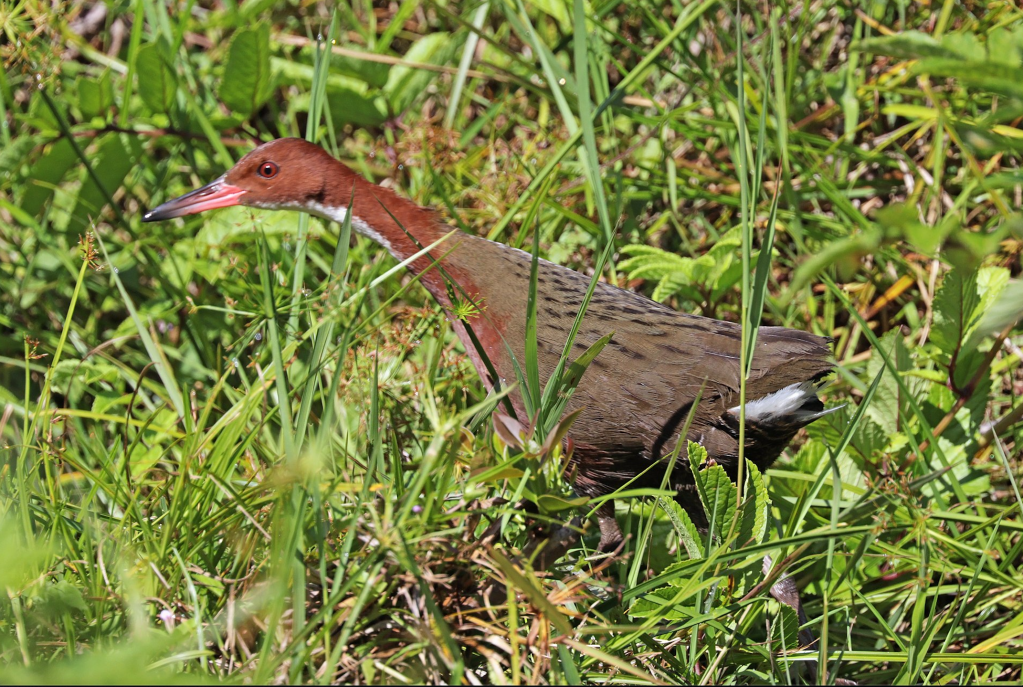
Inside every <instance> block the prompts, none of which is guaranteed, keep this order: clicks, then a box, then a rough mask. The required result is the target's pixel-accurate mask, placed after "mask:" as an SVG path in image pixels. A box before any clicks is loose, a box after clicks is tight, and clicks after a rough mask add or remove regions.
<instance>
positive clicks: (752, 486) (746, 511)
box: [737, 460, 771, 546]
mask: <svg viewBox="0 0 1023 687" xmlns="http://www.w3.org/2000/svg"><path fill="white" fill-rule="evenodd" d="M745 496H746V499H745V501H744V502H743V504H742V520H741V521H740V522H739V539H738V541H737V543H738V545H739V546H744V545H746V544H747V543H748V542H755V543H757V544H759V543H760V542H762V541H764V535H765V534H766V533H767V518H768V512H769V510H770V508H771V500H770V498H769V497H768V496H767V485H765V484H764V476H763V475H761V474H760V469H759V468H757V466H756V464H755V463H754V462H753V461H751V460H747V461H746V493H745Z"/></svg>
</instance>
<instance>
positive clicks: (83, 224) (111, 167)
mask: <svg viewBox="0 0 1023 687" xmlns="http://www.w3.org/2000/svg"><path fill="white" fill-rule="evenodd" d="M134 164H135V158H134V156H132V155H131V154H130V153H129V152H128V151H127V150H125V148H124V144H123V143H121V136H120V135H119V134H108V135H107V136H105V137H104V138H103V140H102V141H100V143H99V147H98V148H97V150H96V153H95V156H94V159H93V160H92V168H93V170H94V171H95V172H96V176H97V177H99V180H100V181H101V182H102V184H103V188H104V189H105V190H106V191H107V193H110V194H111V195H112V194H113V193H114V192H115V191H117V189H119V188H120V187H121V185H122V184H123V183H124V178H125V177H126V176H127V175H128V172H129V171H130V170H131V168H132V167H133V166H134ZM106 204H107V196H106V194H105V193H104V192H103V191H102V190H101V189H100V188H99V186H97V185H96V181H95V180H94V179H93V178H92V177H91V176H88V177H86V179H85V182H84V183H83V184H82V189H81V191H79V192H78V199H77V200H76V201H75V207H74V210H72V211H71V222H69V223H68V231H70V232H74V233H77V232H81V231H84V230H86V229H88V228H89V226H90V221H91V219H95V218H96V217H98V216H99V214H100V212H101V211H102V210H103V208H104V207H106Z"/></svg>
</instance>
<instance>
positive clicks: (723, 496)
mask: <svg viewBox="0 0 1023 687" xmlns="http://www.w3.org/2000/svg"><path fill="white" fill-rule="evenodd" d="M700 483H701V484H702V485H703V489H702V490H700V501H701V502H702V503H703V508H704V510H705V511H706V512H707V523H708V529H709V530H710V532H711V533H712V534H714V535H716V536H717V537H718V538H719V539H720V538H723V537H724V535H725V534H726V533H727V532H728V528H729V527H730V526H731V524H732V517H733V516H734V515H735V501H736V498H737V495H738V490H737V489H736V488H735V485H734V484H732V480H731V479H730V478H729V477H728V473H727V472H725V469H724V468H723V467H721V466H720V465H712V466H710V467H709V468H705V469H704V470H703V471H702V479H701V480H700Z"/></svg>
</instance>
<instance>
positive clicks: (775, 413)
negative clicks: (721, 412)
mask: <svg viewBox="0 0 1023 687" xmlns="http://www.w3.org/2000/svg"><path fill="white" fill-rule="evenodd" d="M816 399H817V384H815V383H814V382H800V383H797V384H789V385H788V386H787V387H785V388H784V389H779V390H778V391H775V392H774V393H770V394H767V395H766V396H764V397H762V398H758V399H757V400H755V401H750V402H749V403H747V404H746V421H747V422H755V423H758V424H763V423H771V422H778V421H784V422H800V423H807V424H809V423H810V422H813V421H814V420H816V419H817V418H819V417H824V416H825V415H828V414H830V413H833V412H835V411H836V410H838V409H839V408H841V406H839V408H828V409H827V410H819V411H818V410H807V409H805V408H803V406H804V405H806V404H807V403H809V402H811V401H815V400H816ZM728 412H729V413H731V414H732V415H734V416H736V417H738V416H739V406H735V407H734V408H729V409H728Z"/></svg>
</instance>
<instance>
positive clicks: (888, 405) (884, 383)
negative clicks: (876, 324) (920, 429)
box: [866, 328, 911, 434]
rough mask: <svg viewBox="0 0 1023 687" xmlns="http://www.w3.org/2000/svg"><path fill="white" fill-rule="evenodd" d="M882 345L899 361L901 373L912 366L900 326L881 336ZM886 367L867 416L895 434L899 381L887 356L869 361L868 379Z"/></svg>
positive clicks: (897, 366)
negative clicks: (886, 363) (886, 359)
mask: <svg viewBox="0 0 1023 687" xmlns="http://www.w3.org/2000/svg"><path fill="white" fill-rule="evenodd" d="M880 347H881V348H882V349H883V350H884V352H885V354H886V355H887V356H888V357H889V358H890V359H891V361H892V362H893V363H895V367H896V369H897V370H899V371H900V372H901V371H902V370H907V369H909V368H910V367H911V363H910V360H909V352H908V351H907V350H906V346H905V344H903V342H902V332H901V330H900V329H898V328H896V329H890V330H888V331H887V332H886V333H885V335H884V336H883V337H881V342H880ZM882 370H883V375H882V377H881V381H880V383H879V384H878V387H877V391H876V392H875V394H874V398H873V400H872V401H871V404H870V406H869V407H868V408H867V415H868V417H870V418H871V419H873V420H874V422H876V423H877V425H878V426H879V427H881V428H882V429H883V430H884V432H885V433H886V434H895V433H896V432H898V431H899V408H900V407H901V405H900V396H899V382H898V380H897V379H896V378H895V376H894V375H892V373H891V371H890V370H888V369H887V367H886V365H885V363H884V359H883V357H882V356H880V355H872V356H871V357H870V360H869V361H868V362H867V375H866V376H867V379H873V378H874V377H876V376H877V375H878V374H879V373H881V372H882Z"/></svg>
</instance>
